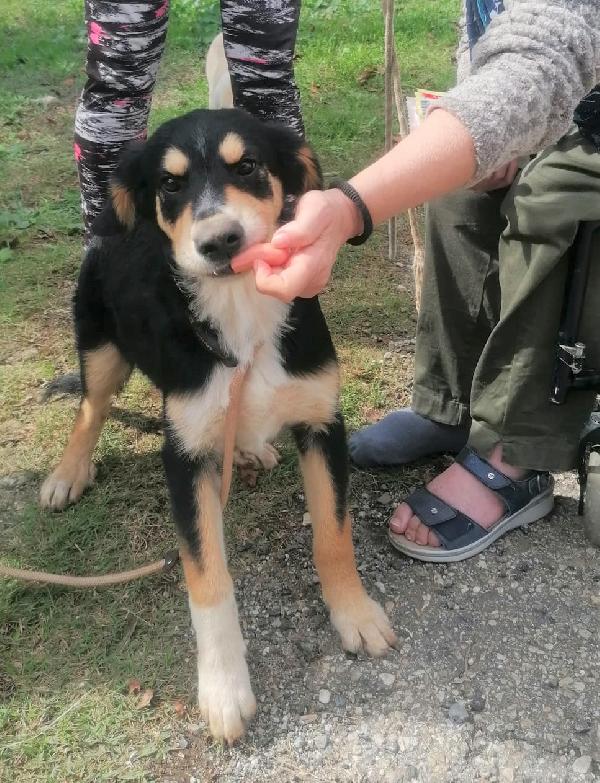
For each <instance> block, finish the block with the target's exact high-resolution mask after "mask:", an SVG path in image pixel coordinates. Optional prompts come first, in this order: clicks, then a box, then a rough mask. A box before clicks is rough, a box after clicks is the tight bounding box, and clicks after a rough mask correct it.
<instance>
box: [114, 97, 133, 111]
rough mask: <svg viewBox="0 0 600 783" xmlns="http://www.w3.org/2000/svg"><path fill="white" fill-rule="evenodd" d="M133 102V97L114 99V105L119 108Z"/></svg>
mask: <svg viewBox="0 0 600 783" xmlns="http://www.w3.org/2000/svg"><path fill="white" fill-rule="evenodd" d="M130 103H131V98H117V100H116V101H113V106H117V107H118V108H119V109H122V108H123V107H124V106H129V104H130Z"/></svg>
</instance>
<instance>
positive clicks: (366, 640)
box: [331, 590, 396, 658]
mask: <svg viewBox="0 0 600 783" xmlns="http://www.w3.org/2000/svg"><path fill="white" fill-rule="evenodd" d="M331 622H332V623H333V625H334V627H335V628H336V630H337V631H338V633H339V635H340V636H341V638H342V646H343V647H344V649H345V650H348V651H349V652H353V653H356V652H358V651H359V650H361V649H364V650H365V651H366V652H367V653H368V654H369V655H373V656H375V657H376V658H378V657H381V656H382V655H385V654H386V653H388V652H389V650H390V648H392V647H394V646H395V644H396V635H395V633H394V631H393V630H392V626H391V625H390V621H389V620H388V618H387V615H386V613H385V612H384V611H383V609H382V608H381V606H379V604H378V603H377V602H376V601H374V600H373V599H372V598H369V596H368V595H367V593H366V592H365V591H364V590H363V591H362V594H361V595H360V596H359V599H358V600H354V601H351V602H348V603H344V605H343V606H337V607H332V608H331Z"/></svg>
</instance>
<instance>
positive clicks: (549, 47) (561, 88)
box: [435, 0, 600, 182]
mask: <svg viewBox="0 0 600 783" xmlns="http://www.w3.org/2000/svg"><path fill="white" fill-rule="evenodd" d="M599 65H600V0H505V11H504V12H503V13H501V14H499V15H498V16H497V17H495V18H494V19H493V20H492V22H491V23H490V25H489V27H488V29H487V30H486V32H485V34H484V35H483V36H482V37H481V38H480V39H479V41H478V42H477V44H476V45H475V46H474V47H473V51H472V53H471V66H470V69H469V72H468V74H460V75H461V76H463V80H462V81H460V82H459V84H458V85H457V86H456V87H454V88H453V89H451V90H450V91H449V92H448V93H447V94H446V96H445V97H444V98H442V99H441V100H440V101H437V102H436V104H435V105H436V107H440V108H444V109H446V110H447V111H449V112H451V113H452V114H454V115H455V116H456V117H458V119H460V120H461V122H462V123H463V125H465V126H466V128H467V129H468V130H469V132H470V133H471V135H472V137H473V141H474V144H475V151H476V156H477V170H476V174H475V177H474V178H473V181H474V182H475V181H477V180H480V179H482V178H483V177H485V176H487V175H488V174H489V173H490V172H492V171H493V170H494V169H496V168H498V167H499V166H501V165H503V164H504V163H506V162H507V161H509V160H512V159H513V158H516V157H519V156H521V155H526V154H530V153H534V152H537V151H539V150H540V149H542V148H543V147H545V146H547V145H549V144H552V143H554V142H555V141H557V140H558V139H559V138H560V137H561V136H562V135H563V134H564V133H565V132H566V131H567V129H568V128H569V126H570V124H571V122H572V118H573V111H574V109H575V107H576V105H577V104H578V103H579V101H580V99H581V98H582V97H583V95H584V94H585V93H586V92H587V91H588V90H589V89H590V87H592V86H593V85H594V84H595V83H596V80H597V78H598V66H599ZM461 70H462V69H461Z"/></svg>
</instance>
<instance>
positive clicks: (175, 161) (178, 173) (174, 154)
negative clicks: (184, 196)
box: [162, 147, 190, 177]
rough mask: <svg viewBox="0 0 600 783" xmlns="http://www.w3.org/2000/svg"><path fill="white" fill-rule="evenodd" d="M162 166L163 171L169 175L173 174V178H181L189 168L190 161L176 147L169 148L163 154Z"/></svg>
mask: <svg viewBox="0 0 600 783" xmlns="http://www.w3.org/2000/svg"><path fill="white" fill-rule="evenodd" d="M162 164H163V167H164V169H165V171H168V172H169V174H173V176H175V177H183V175H184V174H185V172H186V171H187V170H188V168H189V167H190V159H189V158H188V156H187V155H186V154H185V153H183V152H182V151H181V150H178V149H177V147H169V149H168V150H167V151H166V152H165V154H164V157H163V161H162Z"/></svg>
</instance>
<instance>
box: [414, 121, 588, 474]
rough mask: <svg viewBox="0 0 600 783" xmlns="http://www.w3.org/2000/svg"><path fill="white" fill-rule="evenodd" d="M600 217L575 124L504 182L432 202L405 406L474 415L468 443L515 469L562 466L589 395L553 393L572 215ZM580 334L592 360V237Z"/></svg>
mask: <svg viewBox="0 0 600 783" xmlns="http://www.w3.org/2000/svg"><path fill="white" fill-rule="evenodd" d="M598 219H600V153H598V152H596V151H595V149H594V148H593V147H592V146H591V145H590V144H588V143H587V142H585V141H584V140H583V139H582V137H581V136H580V134H579V132H578V131H577V130H576V129H573V130H572V131H571V132H570V133H568V134H567V135H566V136H565V137H564V138H563V139H561V140H560V141H559V142H558V143H557V144H556V145H554V146H553V147H551V148H549V149H546V150H544V151H543V152H541V153H540V154H539V155H537V157H535V158H534V159H533V160H532V161H531V162H530V163H528V165H527V166H526V167H525V168H524V169H523V171H522V172H521V174H520V176H519V177H518V178H517V179H516V180H515V182H514V183H513V185H512V186H511V187H510V188H509V189H508V190H497V191H490V192H489V193H485V194H478V193H475V192H473V191H470V190H466V191H461V192H460V193H456V194H453V195H451V196H448V197H445V198H443V199H439V200H438V201H435V202H432V203H431V204H430V205H429V207H428V210H427V244H426V258H425V274H424V281H423V292H422V299H421V301H422V305H421V312H420V314H419V321H418V327H417V344H416V359H415V382H414V389H413V409H414V410H416V411H417V412H418V413H420V414H421V415H422V416H427V417H428V418H430V419H434V420H435V421H440V422H443V423H446V424H463V423H468V421H469V418H471V419H472V425H471V433H470V438H469V443H470V445H471V446H472V447H473V448H474V449H476V450H477V451H478V452H479V453H480V454H482V455H484V456H489V454H490V452H491V451H492V449H493V448H494V446H495V445H496V444H497V443H499V442H501V443H502V445H503V455H504V459H505V460H506V461H507V462H509V463H511V464H513V465H516V466H520V467H523V468H536V469H539V470H567V469H570V468H572V467H574V465H575V460H576V454H577V446H578V442H579V435H580V432H581V430H582V428H583V425H584V424H585V422H586V421H587V419H588V417H589V414H590V412H591V410H592V409H593V405H594V401H595V394H594V392H590V391H570V392H569V395H568V398H567V402H566V403H565V404H564V405H561V406H557V405H553V404H552V403H551V402H550V401H549V396H550V391H551V387H552V380H553V369H554V362H555V355H556V346H557V338H558V330H559V324H560V317H561V309H562V304H563V299H564V294H565V284H566V278H567V267H568V256H567V252H568V250H569V248H570V246H571V245H572V243H573V240H574V237H575V234H576V231H577V228H578V224H579V222H580V221H587V220H598ZM594 256H595V258H594V260H593V262H592V270H591V275H590V280H589V284H588V288H587V295H586V304H585V309H584V316H583V320H582V327H581V332H580V336H581V339H582V340H583V341H584V342H585V343H586V344H587V347H588V356H589V362H590V366H594V367H599V366H600V247H597V248H595V250H594Z"/></svg>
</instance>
